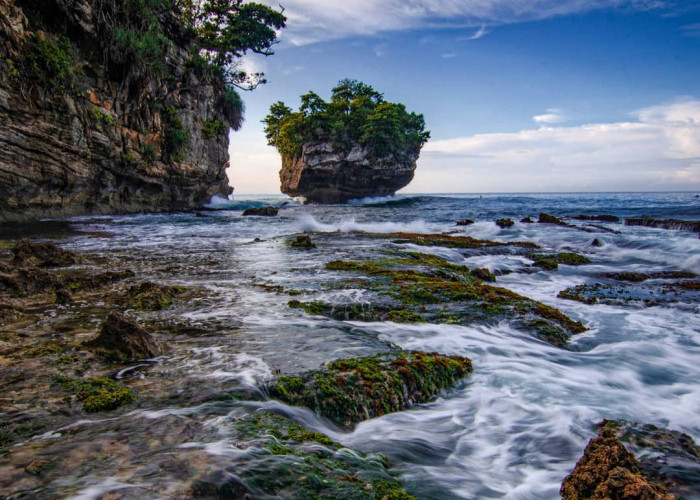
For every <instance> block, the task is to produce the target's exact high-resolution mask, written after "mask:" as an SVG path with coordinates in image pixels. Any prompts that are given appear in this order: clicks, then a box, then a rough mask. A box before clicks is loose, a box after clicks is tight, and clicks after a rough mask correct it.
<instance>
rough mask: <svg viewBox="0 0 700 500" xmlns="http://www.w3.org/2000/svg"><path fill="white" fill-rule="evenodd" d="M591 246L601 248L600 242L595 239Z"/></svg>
mask: <svg viewBox="0 0 700 500" xmlns="http://www.w3.org/2000/svg"><path fill="white" fill-rule="evenodd" d="M591 246H594V247H602V246H603V244H602V243H601V242H600V240H599V239H598V238H596V239H594V240H593V241H591Z"/></svg>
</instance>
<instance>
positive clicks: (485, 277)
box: [471, 267, 496, 282]
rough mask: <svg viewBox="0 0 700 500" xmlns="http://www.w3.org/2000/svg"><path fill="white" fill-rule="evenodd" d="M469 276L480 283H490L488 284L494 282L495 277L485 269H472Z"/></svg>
mask: <svg viewBox="0 0 700 500" xmlns="http://www.w3.org/2000/svg"><path fill="white" fill-rule="evenodd" d="M471 274H472V276H474V277H475V278H479V279H480V280H481V281H490V282H494V281H496V276H495V275H494V274H493V273H492V272H491V271H489V270H488V269H486V268H485V267H480V268H477V269H472V270H471Z"/></svg>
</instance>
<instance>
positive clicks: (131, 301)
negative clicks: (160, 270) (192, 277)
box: [124, 281, 186, 311]
mask: <svg viewBox="0 0 700 500" xmlns="http://www.w3.org/2000/svg"><path fill="white" fill-rule="evenodd" d="M185 290H186V289H185V288H184V287H181V286H163V285H158V284H156V283H151V282H150V281H145V282H143V283H141V284H140V285H134V286H131V287H129V289H128V290H127V291H126V294H125V297H124V302H125V303H126V305H128V306H130V307H133V308H135V309H140V310H143V311H160V310H162V309H166V308H168V307H170V306H171V305H172V304H173V301H174V299H175V297H176V296H178V295H180V294H182V293H184V291H185Z"/></svg>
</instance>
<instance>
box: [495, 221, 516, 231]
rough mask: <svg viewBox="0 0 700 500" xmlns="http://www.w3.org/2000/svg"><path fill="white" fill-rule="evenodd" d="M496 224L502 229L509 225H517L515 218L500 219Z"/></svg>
mask: <svg viewBox="0 0 700 500" xmlns="http://www.w3.org/2000/svg"><path fill="white" fill-rule="evenodd" d="M496 225H497V226H498V227H500V228H501V229H505V228H508V227H513V226H514V225H515V222H514V221H513V219H498V220H497V221H496Z"/></svg>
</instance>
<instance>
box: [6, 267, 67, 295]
mask: <svg viewBox="0 0 700 500" xmlns="http://www.w3.org/2000/svg"><path fill="white" fill-rule="evenodd" d="M5 271H10V272H2V270H0V291H3V290H4V291H7V292H9V293H10V294H12V295H13V296H15V297H24V296H30V295H36V294H40V293H46V292H51V291H52V290H55V289H57V288H62V287H63V286H64V283H63V280H62V278H61V277H60V276H58V275H57V274H56V273H53V272H50V271H45V270H43V269H40V268H38V267H26V268H24V267H20V268H17V269H14V270H12V269H7V268H6V269H5Z"/></svg>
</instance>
